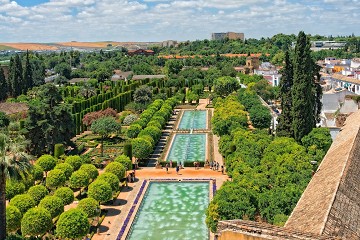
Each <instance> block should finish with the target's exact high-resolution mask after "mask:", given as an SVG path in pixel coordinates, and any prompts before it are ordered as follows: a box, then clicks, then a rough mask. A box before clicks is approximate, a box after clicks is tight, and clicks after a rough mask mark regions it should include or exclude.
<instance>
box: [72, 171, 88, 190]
mask: <svg viewBox="0 0 360 240" xmlns="http://www.w3.org/2000/svg"><path fill="white" fill-rule="evenodd" d="M69 182H70V187H71V188H82V187H86V186H87V185H89V183H90V176H89V173H87V172H85V171H83V170H78V171H76V172H73V174H71V177H70V180H69Z"/></svg>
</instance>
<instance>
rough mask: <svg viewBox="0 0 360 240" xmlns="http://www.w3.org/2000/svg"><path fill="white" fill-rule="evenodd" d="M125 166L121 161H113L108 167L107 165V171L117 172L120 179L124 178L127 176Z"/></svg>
mask: <svg viewBox="0 0 360 240" xmlns="http://www.w3.org/2000/svg"><path fill="white" fill-rule="evenodd" d="M125 171H126V170H125V167H124V165H122V164H121V163H118V162H112V163H109V164H108V165H107V166H106V167H105V172H110V173H113V174H115V175H116V176H117V177H118V178H119V180H121V179H123V178H124V177H125Z"/></svg>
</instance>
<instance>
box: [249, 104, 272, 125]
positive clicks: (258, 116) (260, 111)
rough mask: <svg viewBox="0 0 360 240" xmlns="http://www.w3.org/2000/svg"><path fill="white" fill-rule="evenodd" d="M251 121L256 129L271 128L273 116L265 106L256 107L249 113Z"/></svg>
mask: <svg viewBox="0 0 360 240" xmlns="http://www.w3.org/2000/svg"><path fill="white" fill-rule="evenodd" d="M249 115H250V120H251V122H252V125H253V126H254V127H255V128H269V127H270V124H271V119H272V117H271V114H270V111H269V109H268V108H267V107H265V106H255V107H252V108H251V109H250V111H249Z"/></svg>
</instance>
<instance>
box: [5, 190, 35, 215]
mask: <svg viewBox="0 0 360 240" xmlns="http://www.w3.org/2000/svg"><path fill="white" fill-rule="evenodd" d="M10 205H11V206H15V207H17V209H19V211H20V212H21V214H24V213H26V211H27V210H29V209H30V208H32V207H35V206H36V203H35V200H34V199H33V198H32V197H31V196H30V195H29V194H19V195H16V196H15V197H13V198H12V199H11V200H10Z"/></svg>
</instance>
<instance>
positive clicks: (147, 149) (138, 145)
mask: <svg viewBox="0 0 360 240" xmlns="http://www.w3.org/2000/svg"><path fill="white" fill-rule="evenodd" d="M131 144H132V155H133V156H134V157H136V158H140V159H143V158H146V157H147V156H149V154H150V153H151V151H152V144H151V142H149V141H148V140H146V139H143V138H135V139H133V140H132V141H131Z"/></svg>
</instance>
